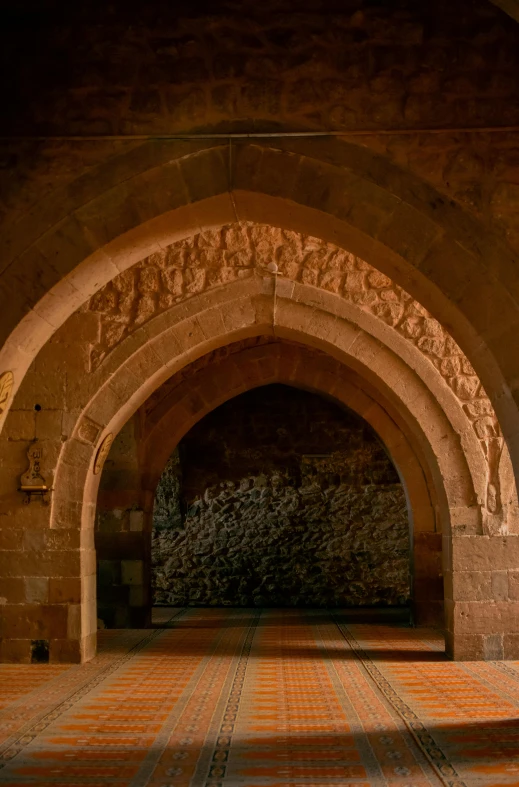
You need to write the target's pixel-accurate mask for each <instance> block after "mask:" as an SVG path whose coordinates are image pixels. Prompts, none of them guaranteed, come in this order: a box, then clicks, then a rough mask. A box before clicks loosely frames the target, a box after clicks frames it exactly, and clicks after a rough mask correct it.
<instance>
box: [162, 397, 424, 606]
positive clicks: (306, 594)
mask: <svg viewBox="0 0 519 787" xmlns="http://www.w3.org/2000/svg"><path fill="white" fill-rule="evenodd" d="M153 524H154V528H153V541H152V561H153V584H154V594H155V601H156V602H157V603H159V604H160V603H162V604H175V605H177V604H179V605H182V604H200V605H206V604H209V605H236V606H253V605H256V606H270V605H271V606H305V605H308V606H341V605H377V604H383V605H404V604H406V603H407V601H408V599H409V549H410V545H409V525H408V519H407V509H406V501H405V496H404V491H403V488H402V486H401V484H400V483H399V479H398V476H397V474H396V471H395V469H394V467H393V465H392V464H391V461H390V460H389V458H388V457H387V455H386V453H385V451H384V448H383V446H382V445H381V444H380V442H379V441H378V439H377V437H376V436H375V435H374V433H373V432H372V430H371V429H370V427H368V425H367V424H365V422H363V421H362V419H360V418H359V417H358V416H356V415H353V414H352V413H349V412H346V411H344V410H342V409H341V408H339V407H337V405H335V404H332V403H331V402H327V401H326V400H324V399H322V398H321V397H318V396H316V395H314V394H309V393H306V392H302V391H298V390H295V389H290V388H288V387H286V386H281V385H273V386H267V387H263V388H260V389H256V390H253V391H251V392H249V393H247V394H243V395H242V396H240V397H237V398H236V399H234V400H232V401H230V402H228V403H227V404H225V405H222V406H221V407H219V408H218V409H217V410H215V411H214V412H213V413H211V414H210V415H209V416H207V417H206V418H205V419H203V420H202V421H201V422H200V423H199V424H198V425H197V426H196V427H194V428H193V429H192V430H191V431H190V432H189V433H188V435H186V437H185V438H184V439H183V441H182V442H181V444H180V446H179V450H178V451H177V452H175V454H174V455H173V456H172V458H171V459H170V461H169V463H168V465H167V467H166V468H165V471H164V474H163V476H162V478H161V481H160V484H159V487H158V490H157V495H156V500H155V511H154V523H153Z"/></svg>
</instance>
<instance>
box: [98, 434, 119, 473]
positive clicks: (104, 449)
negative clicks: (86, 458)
mask: <svg viewBox="0 0 519 787" xmlns="http://www.w3.org/2000/svg"><path fill="white" fill-rule="evenodd" d="M113 441H114V436H113V434H112V433H111V432H110V433H109V434H107V435H106V437H105V438H104V440H103V442H102V443H101V445H100V446H99V448H98V449H97V454H96V458H95V462H94V475H98V474H99V473H100V472H101V470H102V469H103V465H104V463H105V459H106V457H107V456H108V454H109V453H110V448H111V447H112V443H113Z"/></svg>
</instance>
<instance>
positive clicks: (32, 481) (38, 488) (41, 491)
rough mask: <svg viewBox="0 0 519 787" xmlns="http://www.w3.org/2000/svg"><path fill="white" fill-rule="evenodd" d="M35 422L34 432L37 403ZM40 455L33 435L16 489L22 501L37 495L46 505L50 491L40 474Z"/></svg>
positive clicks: (28, 500)
mask: <svg viewBox="0 0 519 787" xmlns="http://www.w3.org/2000/svg"><path fill="white" fill-rule="evenodd" d="M34 409H35V411H36V413H35V424H34V431H35V432H36V417H37V414H38V413H39V411H40V410H41V407H40V405H39V404H37V405H35V407H34ZM41 457H42V450H41V448H40V446H39V445H38V438H37V437H36V436H35V437H34V440H32V442H31V444H30V446H29V448H28V450H27V459H28V460H29V467H28V468H27V470H26V471H25V473H24V474H23V475H22V477H21V478H20V486H19V489H18V491H19V492H22V494H23V495H24V500H23V502H24V503H27V504H29V503H30V502H31V500H32V498H33V497H39V498H40V500H41V502H42V503H43V505H48V504H49V500H48V497H47V495H48V493H49V492H50V491H51V490H50V489H49V487H48V486H47V482H46V481H45V479H44V477H43V476H42V474H41Z"/></svg>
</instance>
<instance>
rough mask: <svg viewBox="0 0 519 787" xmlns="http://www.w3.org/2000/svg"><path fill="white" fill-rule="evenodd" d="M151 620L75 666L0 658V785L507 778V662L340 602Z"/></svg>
mask: <svg viewBox="0 0 519 787" xmlns="http://www.w3.org/2000/svg"><path fill="white" fill-rule="evenodd" d="M158 615H159V617H158V621H157V628H155V629H151V630H150V629H149V630H146V631H104V632H101V633H100V648H99V655H98V656H97V657H96V658H95V659H94V660H93V661H91V662H89V663H88V664H85V665H82V666H75V667H62V666H38V665H29V666H16V665H3V666H0V783H1V784H7V785H13V787H14V786H15V785H16V786H17V787H28V786H29V785H39V786H40V787H46V785H48V787H50V786H51V785H52V786H53V787H56V786H57V785H58V786H59V787H73V786H74V787H76V785H85V787H110V785H113V786H114V787H144V785H149V786H150V787H188V785H190V786H191V787H330V785H344V786H345V787H346V785H347V786H348V787H369V786H370V785H377V786H378V785H380V786H381V787H382V785H386V786H387V787H427V786H429V787H430V786H432V785H442V784H443V785H451V787H462V786H463V785H467V787H469V786H472V785H474V787H475V786H476V785H477V787H483V786H484V787H498V786H500V785H503V786H505V785H506V786H507V787H512V785H515V787H519V663H512V662H507V663H498V662H493V663H479V662H470V663H453V662H449V661H447V660H446V659H445V657H444V655H443V652H442V642H441V639H440V637H439V636H438V635H437V634H436V633H435V632H432V631H427V630H424V629H418V630H416V629H415V630H413V629H409V628H405V627H403V626H395V625H393V626H390V625H376V624H360V623H345V622H344V621H345V617H344V616H343V615H341V614H340V612H337V611H335V612H333V613H331V612H326V611H324V610H268V611H258V610H229V609H211V610H203V609H190V610H174V609H168V610H165V609H162V610H159V611H158Z"/></svg>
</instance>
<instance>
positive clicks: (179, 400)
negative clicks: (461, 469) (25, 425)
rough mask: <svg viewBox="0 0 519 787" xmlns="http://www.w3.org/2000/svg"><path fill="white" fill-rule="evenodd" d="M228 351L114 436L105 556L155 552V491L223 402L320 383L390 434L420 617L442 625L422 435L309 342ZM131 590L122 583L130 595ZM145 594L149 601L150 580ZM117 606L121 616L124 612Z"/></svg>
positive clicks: (387, 441) (437, 549)
mask: <svg viewBox="0 0 519 787" xmlns="http://www.w3.org/2000/svg"><path fill="white" fill-rule="evenodd" d="M224 352H225V354H224V355H223V356H222V354H221V352H219V351H216V352H213V353H210V354H209V355H208V356H203V357H202V358H201V359H200V360H199V361H197V362H195V363H193V364H191V366H189V367H186V369H185V370H184V371H183V372H180V373H177V374H176V375H174V376H173V377H172V378H171V379H170V380H169V381H167V382H166V383H165V384H164V385H163V386H162V387H161V388H160V389H158V390H157V391H156V393H155V394H153V396H152V397H151V398H150V399H149V400H148V402H147V403H146V404H145V405H144V407H143V408H142V411H141V412H140V414H139V415H138V416H137V423H138V435H139V437H138V440H137V442H136V443H135V444H134V441H135V437H133V427H132V428H131V430H130V432H127V433H125V435H124V437H122V442H121V443H120V446H118V445H117V442H116V443H115V444H114V446H113V449H112V452H111V454H110V457H109V460H108V463H109V464H108V467H106V469H105V471H104V473H103V478H102V480H101V488H100V492H99V497H98V507H100V508H101V510H102V511H103V517H104V518H107V520H108V522H109V523H110V524H109V529H110V531H111V532H110V533H108V532H106V533H104V534H99V535H98V536H97V535H96V538H97V549H98V557H101V559H104V558H106V559H107V560H109V561H112V562H113V561H114V560H120V559H121V558H124V559H126V560H130V561H131V560H133V561H137V562H139V561H141V563H142V561H143V555H149V538H150V532H151V526H152V516H153V500H154V496H155V489H156V486H157V483H158V481H159V477H160V475H161V473H162V470H163V467H164V464H165V463H166V460H167V458H168V456H169V454H170V453H171V452H172V451H173V449H174V448H175V446H176V445H177V444H178V442H179V441H180V440H181V439H182V437H183V435H185V434H186V432H187V431H189V429H190V428H191V427H192V426H193V425H194V424H196V423H198V422H199V421H200V419H203V418H204V417H205V415H206V414H207V413H209V412H211V411H213V409H214V408H215V407H218V406H219V405H220V404H221V403H222V402H225V401H230V399H231V398H234V397H235V396H239V395H240V393H241V392H243V391H248V390H252V389H254V388H257V387H258V386H262V385H264V384H265V383H267V384H271V383H273V382H283V383H285V384H289V385H290V386H295V387H296V388H301V389H303V390H309V391H317V392H319V393H321V394H325V395H326V396H327V397H329V398H330V399H331V400H332V401H336V402H338V403H341V404H344V405H347V406H348V407H349V408H352V409H353V410H354V411H355V412H357V413H359V414H360V415H361V416H362V417H363V418H364V419H366V421H367V422H368V423H369V424H371V425H372V427H374V429H375V430H376V432H377V433H378V434H379V435H380V437H381V438H382V441H383V443H384V445H385V446H386V450H387V451H388V453H389V454H390V455H391V457H392V459H393V461H394V462H395V463H396V467H397V469H398V472H399V475H400V478H401V481H402V483H403V485H404V488H405V492H406V496H407V499H408V506H409V516H410V518H411V521H412V524H413V527H412V534H411V538H412V543H413V554H414V561H413V562H414V570H413V610H414V615H415V619H416V620H417V621H418V622H419V623H421V624H423V623H428V624H434V625H439V626H440V627H442V628H443V581H442V573H443V572H442V567H441V539H442V533H441V519H442V513H441V511H442V508H441V504H440V502H439V500H437V499H436V496H435V490H434V486H433V484H432V480H431V478H430V476H428V470H427V466H426V464H425V462H424V460H423V459H422V463H421V462H420V459H419V457H418V456H417V454H416V447H415V449H413V448H412V443H413V442H414V441H413V438H412V437H411V436H410V435H408V436H407V437H406V435H405V434H404V433H402V431H401V430H400V429H399V427H398V426H397V424H396V423H395V420H393V418H392V416H391V410H392V408H391V406H390V405H389V403H388V402H387V401H384V400H380V397H378V401H377V398H375V399H374V398H373V393H371V394H370V393H369V392H368V391H367V390H366V389H365V385H364V384H363V383H362V381H361V380H360V378H359V377H358V376H357V375H355V374H353V373H352V372H351V371H348V370H347V369H346V368H345V367H343V366H341V365H340V364H338V363H337V362H334V361H332V360H331V359H330V358H328V357H327V356H326V355H324V354H323V353H319V352H316V351H315V350H310V349H308V348H305V347H304V346H300V345H297V344H292V343H287V342H279V341H276V340H275V339H273V338H270V339H269V338H268V337H264V338H263V340H262V341H261V342H260V343H259V344H258V341H257V340H249V341H244V342H238V343H236V344H234V345H231V346H229V347H228V348H224ZM186 401H190V402H193V405H194V407H195V409H194V410H193V413H192V415H191V417H190V418H188V419H186V417H185V411H184V410H183V407H184V406H185V402H186ZM393 416H394V417H395V415H394V414H393ZM396 418H398V416H396ZM132 444H134V448H133V450H131V451H130V454H128V446H129V445H132ZM132 457H133V458H132ZM138 468H140V470H139V469H138ZM136 474H137V475H136ZM125 477H126V478H127V479H129V482H130V483H129V485H128V483H127V484H126V485H125V484H124V483H123V484H121V478H125ZM114 511H115V512H116V516H115V517H114ZM141 518H142V519H141ZM137 520H138V521H139V522H140V521H142V527H141V528H140V533H137V532H135V530H136V529H137V526H136V525H132V522H134V523H136V522H137ZM114 531H117V532H114ZM114 570H115V571H116V572H117V573H118V574H120V567H118V566H115V569H114ZM138 571H139V573H140V575H142V576H145V577H146V576H147V577H148V578H149V566H146V565H145V563H142V565H141V567H140V568H139V569H138ZM128 590H129V588H127V589H126V591H125V590H124V588H122V589H121V593H122V595H124V593H125V592H127V591H128ZM134 595H137V593H136V591H134ZM144 595H145V597H146V599H149V596H148V589H147V588H146V589H145V591H144ZM146 603H147V604H149V601H147V602H145V607H146ZM126 604H127V602H126ZM123 606H124V605H123ZM148 609H149V608H148ZM142 613H144V617H142ZM110 614H112V615H113V614H116V613H115V610H112V612H111V613H110ZM117 614H118V616H119V618H118V619H119V620H137V619H140V620H145V619H147V618H148V612H147V610H146V609H142V608H141V611H139V609H138V608H137V605H134V606H133V609H129V608H128V609H127V611H125V609H123V608H122V607H120V608H119V612H118V613H117ZM139 615H141V617H140V618H139Z"/></svg>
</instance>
